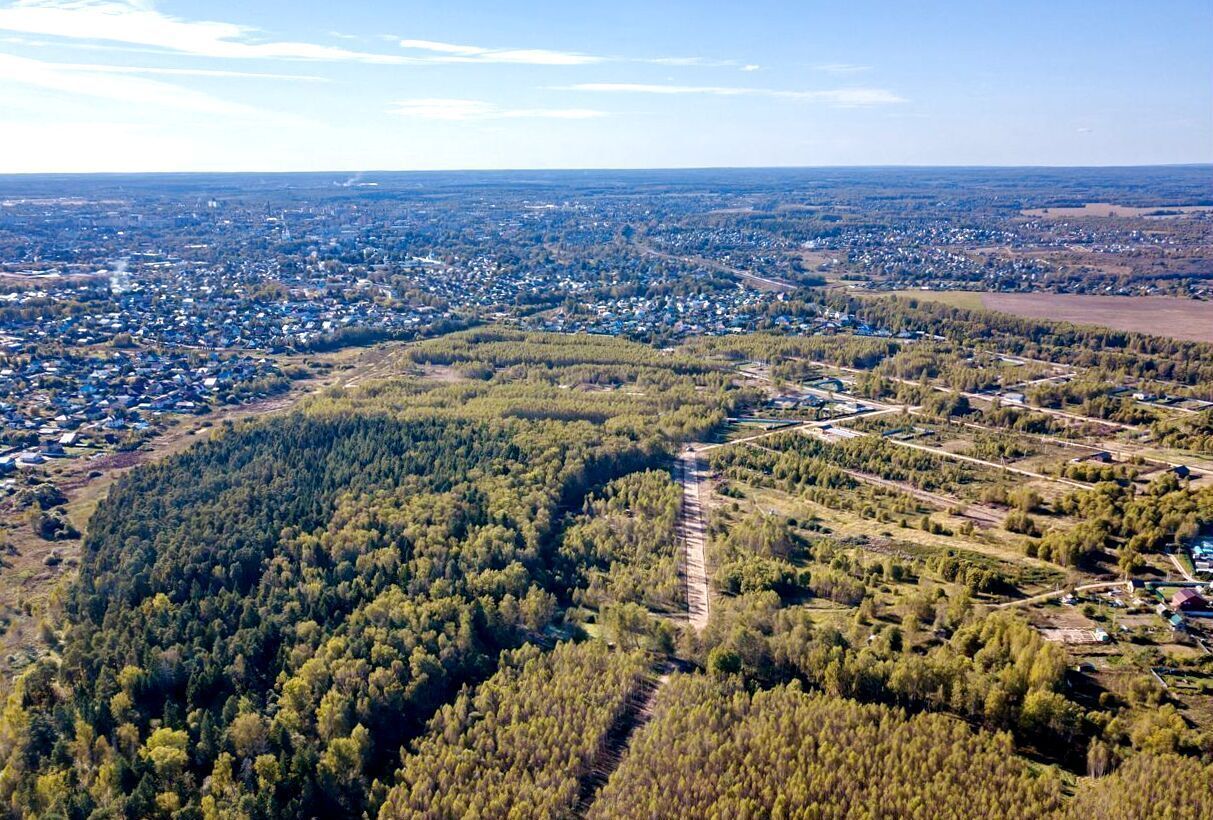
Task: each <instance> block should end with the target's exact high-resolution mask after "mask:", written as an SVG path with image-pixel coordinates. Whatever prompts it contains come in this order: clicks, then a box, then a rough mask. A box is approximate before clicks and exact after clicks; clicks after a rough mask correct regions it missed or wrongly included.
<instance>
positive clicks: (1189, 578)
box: [1167, 552, 1197, 583]
mask: <svg viewBox="0 0 1213 820" xmlns="http://www.w3.org/2000/svg"><path fill="white" fill-rule="evenodd" d="M1167 557H1168V558H1170V559H1171V563H1172V564H1174V565H1175V568H1176V569H1177V570H1179V574H1180V575H1182V576H1183V577H1184V580H1185V581H1191V582H1193V583H1195V582H1196V581H1197V578H1196V577H1195V576H1194V575H1192V573H1190V572H1188V570H1187V569H1186V568H1185V567H1184V565H1183V564H1181V563H1180V562H1179V559H1178V558H1176V557H1175V553H1173V552H1168V553H1167Z"/></svg>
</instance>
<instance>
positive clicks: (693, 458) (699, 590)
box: [678, 448, 709, 631]
mask: <svg viewBox="0 0 1213 820" xmlns="http://www.w3.org/2000/svg"><path fill="white" fill-rule="evenodd" d="M678 482H679V483H680V484H681V485H682V510H681V512H680V513H679V516H678V540H679V542H680V543H681V544H682V553H683V554H682V564H683V567H684V573H685V580H686V589H687V617H688V620H689V621H690V623H691V626H693V627H695V629H696V630H699V631H701V630H703V628H704V627H705V626H707V625H708V606H709V602H708V572H707V555H706V538H707V524H706V522H705V521H704V514H703V503H702V487H703V483H704V475H703V469H702V466H701V465H700V462H699V455H698V453H696V452H695V451H694V450H692V449H690V448H687V449H684V450H683V451H682V453H680V454H679V456H678Z"/></svg>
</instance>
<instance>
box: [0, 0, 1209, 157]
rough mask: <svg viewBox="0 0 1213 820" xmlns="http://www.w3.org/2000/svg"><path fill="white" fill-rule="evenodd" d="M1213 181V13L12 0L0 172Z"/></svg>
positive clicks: (0, 56) (1172, 5)
mask: <svg viewBox="0 0 1213 820" xmlns="http://www.w3.org/2000/svg"><path fill="white" fill-rule="evenodd" d="M1207 162H1213V0H1190V1H1189V0H1151V1H1150V2H1140V0H1131V1H1129V0H1125V1H1122V0H1086V1H1085V2H1083V1H1080V0H1047V1H1045V2H1038V0H1020V1H1019V2H974V0H966V2H937V1H935V0H916V1H915V2H912V3H907V2H904V0H850V1H849V2H838V0H831V2H818V0H800V1H799V2H795V1H794V0H747V2H745V3H737V2H725V0H700V1H699V2H682V1H681V0H672V1H670V2H664V1H663V2H654V0H645V1H644V2H640V1H639V0H617V1H616V2H610V3H604V2H597V0H577V1H576V2H569V0H534V1H533V2H517V0H514V2H489V1H488V0H480V1H479V2H463V1H461V0H442V1H441V2H411V0H347V1H346V2H333V0H324V1H323V2H314V1H313V0H290V1H289V2H288V0H241V2H232V1H231V0H208V2H175V1H174V0H163V1H162V2H161V1H159V0H0V173H28V172H93V171H106V172H129V171H292V170H299V171H307V170H317V171H319V170H331V171H351V172H353V171H369V170H438V169H483V168H673V167H714V166H763V167H765V166H832V165H1139V164H1140V165H1148V164H1172V163H1207Z"/></svg>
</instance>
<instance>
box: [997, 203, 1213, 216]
mask: <svg viewBox="0 0 1213 820" xmlns="http://www.w3.org/2000/svg"><path fill="white" fill-rule="evenodd" d="M1201 211H1213V205H1160V206H1154V207H1151V208H1134V207H1132V206H1130V205H1114V204H1112V203H1110V202H1088V203H1086V204H1085V205H1082V206H1081V207H1070V208H1029V209H1027V210H1024V211H1021V212H1020V213H1022V214H1023V215H1024V216H1045V217H1052V218H1055V219H1063V218H1065V217H1075V216H1175V215H1177V214H1189V213H1199V212H1201Z"/></svg>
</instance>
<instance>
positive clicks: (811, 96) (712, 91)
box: [561, 83, 905, 106]
mask: <svg viewBox="0 0 1213 820" xmlns="http://www.w3.org/2000/svg"><path fill="white" fill-rule="evenodd" d="M561 88H562V89H563V90H566V91H594V92H609V93H630V94H701V95H702V94H707V95H713V96H718V97H774V98H778V99H788V100H804V101H806V102H822V103H829V104H831V105H839V106H866V105H888V104H892V103H901V102H905V100H904V99H903V98H901V97H899V96H897V95H896V94H894V93H893V92H892V91H888V90H886V89H883V88H832V89H826V90H821V91H781V90H777V89H771V88H744V87H738V86H720V85H661V84H655V83H577V84H576V85H568V86H562V87H561Z"/></svg>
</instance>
